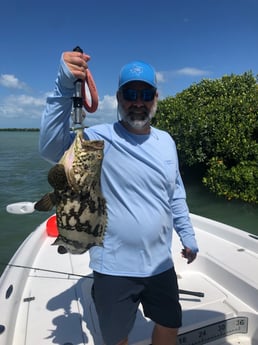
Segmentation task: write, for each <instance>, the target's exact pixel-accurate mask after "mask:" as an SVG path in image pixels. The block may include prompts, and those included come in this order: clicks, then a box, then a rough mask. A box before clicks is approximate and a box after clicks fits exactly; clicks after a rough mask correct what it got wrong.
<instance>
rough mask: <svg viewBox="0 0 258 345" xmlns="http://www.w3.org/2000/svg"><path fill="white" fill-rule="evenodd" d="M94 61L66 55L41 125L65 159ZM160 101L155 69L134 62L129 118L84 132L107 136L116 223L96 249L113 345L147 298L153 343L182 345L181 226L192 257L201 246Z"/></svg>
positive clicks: (123, 94) (121, 91) (104, 323)
mask: <svg viewBox="0 0 258 345" xmlns="http://www.w3.org/2000/svg"><path fill="white" fill-rule="evenodd" d="M89 59H90V57H89V56H88V55H86V54H83V53H80V52H65V53H63V55H62V59H61V65H60V69H59V73H58V77H57V79H56V86H55V91H54V94H53V96H50V97H48V99H47V106H46V109H45V111H44V114H43V117H42V125H41V134H40V151H41V154H42V155H43V156H44V157H45V158H46V159H48V160H50V161H53V162H57V161H58V160H59V159H60V158H61V156H62V155H63V153H64V151H65V150H66V149H67V148H68V147H69V146H70V144H71V142H72V140H73V138H74V135H72V134H71V133H70V131H69V119H70V114H71V107H72V100H71V97H72V96H73V92H74V81H75V80H76V79H78V78H79V79H82V80H84V79H85V71H86V69H87V67H88V66H87V62H88V61H89ZM157 101H158V92H157V82H156V74H155V70H154V69H153V67H152V66H151V65H149V64H147V63H145V62H142V61H134V62H131V63H129V64H127V65H125V66H124V67H123V68H122V69H121V72H120V75H119V85H118V91H117V102H118V112H119V115H120V118H121V120H119V121H117V122H116V123H114V124H100V125H97V126H93V127H90V128H87V129H85V130H84V132H85V138H86V139H89V140H104V141H105V148H104V159H103V164H102V174H101V188H102V193H103V195H104V197H105V199H106V202H107V209H108V226H107V231H106V234H105V238H104V246H103V247H93V248H91V249H90V267H91V268H92V270H93V272H94V290H93V291H94V302H95V306H96V310H97V314H98V317H99V323H100V328H101V331H102V335H103V339H104V342H105V344H106V345H126V344H128V340H127V338H128V334H129V332H130V331H131V329H132V327H133V325H134V321H135V316H136V312H137V308H138V305H139V303H141V304H142V306H143V309H144V313H145V315H146V316H147V317H149V318H150V319H152V320H153V321H154V323H155V326H154V330H153V334H152V344H153V345H173V344H174V345H175V344H176V337H177V331H178V328H179V327H180V326H181V306H180V304H179V297H178V286H177V278H176V274H175V270H174V265H173V260H172V257H171V241H172V232H173V228H174V229H175V230H176V232H177V233H178V235H179V237H180V240H181V242H182V245H183V250H182V256H183V257H185V258H186V259H187V262H188V263H191V262H192V261H193V260H194V259H195V257H196V253H197V251H198V247H197V243H196V240H195V235H194V230H193V228H192V225H191V222H190V219H189V211H188V207H187V204H186V196H185V190H184V186H183V183H182V180H181V177H180V172H179V167H178V159H177V151H176V147H175V143H174V141H173V139H172V138H171V137H170V135H169V134H168V133H166V132H164V131H161V130H158V129H156V128H154V127H152V126H151V125H150V122H151V119H152V117H153V116H154V115H155V112H156V108H157ZM106 291H108V298H107V295H106Z"/></svg>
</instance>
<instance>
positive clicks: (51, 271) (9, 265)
mask: <svg viewBox="0 0 258 345" xmlns="http://www.w3.org/2000/svg"><path fill="white" fill-rule="evenodd" d="M0 265H2V266H7V267H16V268H25V269H28V270H34V271H41V272H50V273H58V274H64V275H67V276H74V277H80V278H86V279H93V276H84V275H82V274H77V273H69V272H64V271H55V270H50V269H47V268H38V267H30V266H23V265H16V264H6V263H3V262H0ZM178 292H179V294H184V295H191V296H196V297H204V293H203V292H199V291H190V290H182V289H179V290H178Z"/></svg>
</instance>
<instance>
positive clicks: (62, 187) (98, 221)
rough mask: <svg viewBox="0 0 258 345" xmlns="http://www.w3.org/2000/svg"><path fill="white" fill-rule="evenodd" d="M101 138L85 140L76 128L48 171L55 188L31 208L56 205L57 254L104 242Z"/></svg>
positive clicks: (80, 252) (81, 131)
mask: <svg viewBox="0 0 258 345" xmlns="http://www.w3.org/2000/svg"><path fill="white" fill-rule="evenodd" d="M103 150H104V141H103V140H85V139H84V138H83V130H82V129H78V130H77V133H76V136H75V139H74V141H73V143H72V145H71V146H70V147H69V149H68V150H67V151H65V153H64V155H63V156H62V158H61V159H60V161H59V162H58V163H57V164H56V165H54V166H53V167H51V169H50V170H49V172H48V183H49V184H50V186H51V187H52V188H53V189H54V190H53V191H52V192H49V193H47V194H45V195H44V196H43V197H42V198H41V199H40V200H39V201H38V202H36V204H35V206H34V208H35V209H36V210H38V211H50V210H52V209H53V207H54V206H55V207H56V222H57V229H58V236H57V238H56V240H55V241H54V243H53V245H58V252H59V253H60V254H64V253H67V252H69V253H71V254H83V253H84V252H86V251H87V250H89V249H90V248H91V247H93V246H103V241H104V235H105V230H106V226H107V218H108V217H107V205H106V200H105V198H104V196H103V195H102V192H101V181H100V180H101V168H102V161H103Z"/></svg>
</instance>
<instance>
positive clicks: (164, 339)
mask: <svg viewBox="0 0 258 345" xmlns="http://www.w3.org/2000/svg"><path fill="white" fill-rule="evenodd" d="M177 332H178V328H169V327H164V326H161V325H158V324H156V325H155V326H154V329H153V333H152V345H176V339H177ZM125 344H126V343H125Z"/></svg>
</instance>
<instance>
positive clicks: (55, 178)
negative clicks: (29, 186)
mask: <svg viewBox="0 0 258 345" xmlns="http://www.w3.org/2000/svg"><path fill="white" fill-rule="evenodd" d="M48 183H49V184H50V185H51V186H52V187H53V188H54V189H57V190H63V189H64V187H65V186H66V185H67V184H68V180H67V177H66V173H65V168H64V166H63V165H62V164H59V163H58V164H56V165H55V166H53V167H52V168H51V169H50V170H49V172H48Z"/></svg>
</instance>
